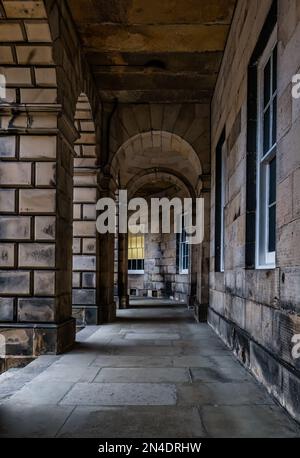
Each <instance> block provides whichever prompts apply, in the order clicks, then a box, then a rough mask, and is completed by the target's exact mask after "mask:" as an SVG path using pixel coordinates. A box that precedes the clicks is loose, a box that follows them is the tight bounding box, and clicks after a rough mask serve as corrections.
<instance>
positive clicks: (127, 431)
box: [58, 406, 205, 439]
mask: <svg viewBox="0 0 300 458" xmlns="http://www.w3.org/2000/svg"><path fill="white" fill-rule="evenodd" d="M79 436H80V437H97V438H108V437H110V438H118V439H119V438H128V437H137V438H182V437H185V438H190V437H194V438H195V437H197V438H201V437H205V431H204V430H203V427H202V424H201V421H200V418H199V414H198V411H197V409H195V408H191V409H189V408H188V409H178V408H176V407H172V406H170V407H168V409H166V408H165V407H142V408H141V407H139V408H136V407H130V408H117V407H115V408H113V407H109V408H108V407H106V408H103V407H101V408H99V407H98V408H96V407H93V408H89V407H76V409H75V410H74V411H73V413H72V415H71V416H70V417H69V419H68V421H67V422H66V424H65V425H64V426H63V428H62V430H61V431H60V432H59V435H58V437H79Z"/></svg>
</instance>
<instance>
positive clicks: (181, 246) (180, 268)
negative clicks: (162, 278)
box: [179, 214, 191, 275]
mask: <svg viewBox="0 0 300 458" xmlns="http://www.w3.org/2000/svg"><path fill="white" fill-rule="evenodd" d="M184 217H185V215H184V214H183V215H181V226H180V227H181V232H180V234H179V235H180V237H179V274H180V275H188V274H189V267H188V268H187V269H184V268H183V245H187V246H188V264H190V259H191V247H190V244H189V243H188V242H184V241H183V235H184V233H185V232H184Z"/></svg>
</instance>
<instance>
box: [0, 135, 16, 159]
mask: <svg viewBox="0 0 300 458" xmlns="http://www.w3.org/2000/svg"><path fill="white" fill-rule="evenodd" d="M15 156H16V139H15V137H13V136H12V135H11V136H6V135H3V137H2V136H1V137H0V157H1V158H13V157H15Z"/></svg>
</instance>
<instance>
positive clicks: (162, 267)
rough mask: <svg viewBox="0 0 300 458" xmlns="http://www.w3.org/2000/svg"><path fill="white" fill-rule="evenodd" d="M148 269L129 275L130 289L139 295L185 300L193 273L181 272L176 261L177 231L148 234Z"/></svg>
mask: <svg viewBox="0 0 300 458" xmlns="http://www.w3.org/2000/svg"><path fill="white" fill-rule="evenodd" d="M144 264H145V269H144V272H145V273H144V274H143V275H136V274H135V275H133V274H129V276H128V288H129V293H130V290H131V289H136V290H137V295H138V296H150V297H167V298H169V297H173V298H174V299H176V300H178V301H183V302H186V301H187V298H188V295H189V291H190V276H189V275H187V274H180V272H179V271H178V267H177V265H176V235H175V234H172V233H171V234H146V235H145V263H144Z"/></svg>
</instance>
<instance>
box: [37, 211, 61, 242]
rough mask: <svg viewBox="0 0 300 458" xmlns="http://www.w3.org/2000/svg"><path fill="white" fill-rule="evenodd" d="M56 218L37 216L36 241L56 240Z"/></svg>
mask: <svg viewBox="0 0 300 458" xmlns="http://www.w3.org/2000/svg"><path fill="white" fill-rule="evenodd" d="M55 223H56V219H55V216H36V217H35V239H36V240H53V241H54V240H55V233H56V227H55Z"/></svg>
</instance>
